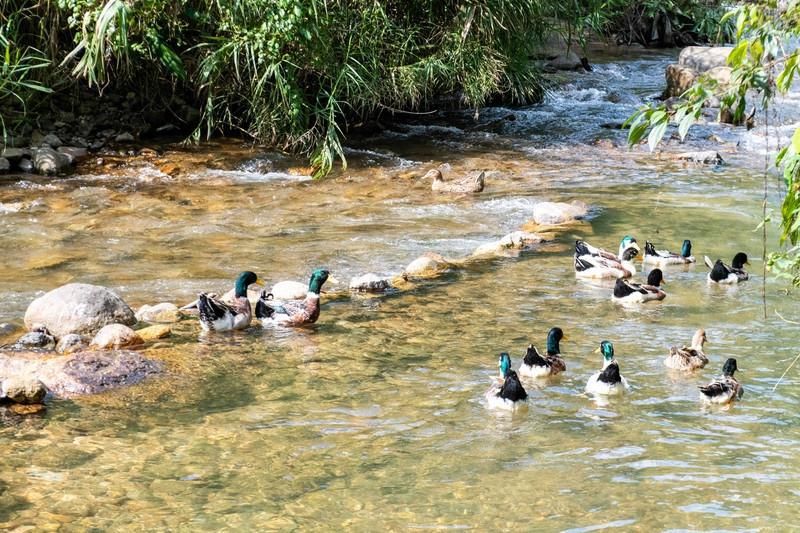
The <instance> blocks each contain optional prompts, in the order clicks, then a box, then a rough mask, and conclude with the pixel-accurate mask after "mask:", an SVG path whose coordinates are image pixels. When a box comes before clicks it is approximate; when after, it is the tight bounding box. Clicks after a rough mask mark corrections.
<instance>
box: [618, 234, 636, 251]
mask: <svg viewBox="0 0 800 533" xmlns="http://www.w3.org/2000/svg"><path fill="white" fill-rule="evenodd" d="M627 248H633V249H634V250H636V251H637V252H638V251H640V250H639V244H638V243H637V242H636V239H634V238H633V237H631V236H630V235H625V236H624V237H623V238H622V240H621V241H620V243H619V249H620V250H625V249H627ZM620 255H621V254H620Z"/></svg>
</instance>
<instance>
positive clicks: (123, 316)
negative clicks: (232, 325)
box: [0, 283, 181, 413]
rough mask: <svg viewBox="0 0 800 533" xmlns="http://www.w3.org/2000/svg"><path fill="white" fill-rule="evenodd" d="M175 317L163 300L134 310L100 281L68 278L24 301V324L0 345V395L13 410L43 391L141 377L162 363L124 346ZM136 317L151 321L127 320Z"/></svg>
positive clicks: (96, 388)
mask: <svg viewBox="0 0 800 533" xmlns="http://www.w3.org/2000/svg"><path fill="white" fill-rule="evenodd" d="M137 317H138V318H137ZM180 318H181V315H180V313H179V311H178V308H177V307H176V306H175V305H174V304H170V303H162V304H158V305H155V306H144V307H143V308H142V309H140V310H139V312H138V313H136V314H134V312H133V310H132V309H131V308H130V307H129V306H128V304H127V303H125V301H124V300H122V298H120V297H119V296H118V295H116V294H115V293H113V292H112V291H110V290H108V289H107V288H105V287H99V286H96V285H88V284H84V283H70V284H67V285H64V286H62V287H59V288H57V289H54V290H52V291H50V292H48V293H46V294H44V295H43V296H41V297H39V298H36V299H35V300H34V301H33V302H31V304H30V305H29V306H28V309H27V311H26V312H25V319H24V321H25V326H26V328H27V329H28V332H27V333H25V334H24V335H22V336H21V337H19V338H18V339H17V340H16V342H14V343H13V344H11V345H10V346H6V347H4V348H3V350H2V351H0V382H2V388H1V389H0V401H5V402H11V405H12V406H16V407H14V408H15V409H16V410H17V411H19V410H20V409H22V408H21V407H19V406H20V405H28V406H30V405H40V404H41V403H42V401H43V400H44V398H45V397H46V396H47V395H48V394H52V395H55V396H70V395H74V394H86V393H96V392H101V391H103V390H106V389H109V388H112V387H116V386H120V385H129V384H132V383H136V382H138V381H141V380H142V379H144V378H145V377H147V376H149V375H152V374H154V373H157V372H159V371H160V370H161V366H160V365H159V364H158V363H156V362H154V361H149V360H147V359H145V358H144V357H143V356H142V355H141V354H140V353H139V352H137V351H135V350H131V348H134V349H135V348H137V347H140V346H142V345H144V344H145V343H147V342H151V341H154V340H156V339H160V338H163V337H166V336H168V335H169V334H170V333H171V328H170V327H169V326H168V325H165V324H166V323H171V322H176V321H178V320H180ZM141 322H148V323H151V324H153V325H150V326H147V327H144V328H142V329H138V330H134V329H132V328H131V326H134V325H137V323H141ZM25 410H26V411H25V412H26V413H27V412H38V410H39V409H35V408H25Z"/></svg>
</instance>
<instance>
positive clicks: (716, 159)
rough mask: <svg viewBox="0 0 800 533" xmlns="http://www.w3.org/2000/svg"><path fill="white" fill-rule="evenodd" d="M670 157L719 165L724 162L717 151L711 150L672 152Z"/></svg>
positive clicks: (689, 161) (702, 163)
mask: <svg viewBox="0 0 800 533" xmlns="http://www.w3.org/2000/svg"><path fill="white" fill-rule="evenodd" d="M671 157H672V159H675V160H677V161H686V162H688V163H698V164H701V165H721V164H722V163H724V161H723V160H722V156H721V155H719V152H715V151H713V150H708V151H705V152H682V153H680V154H674V155H672V156H671Z"/></svg>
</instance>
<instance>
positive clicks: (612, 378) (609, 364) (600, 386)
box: [586, 341, 629, 396]
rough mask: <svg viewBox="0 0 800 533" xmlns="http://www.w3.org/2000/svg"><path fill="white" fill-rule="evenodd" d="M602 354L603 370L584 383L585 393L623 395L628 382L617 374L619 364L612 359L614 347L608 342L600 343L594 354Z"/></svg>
mask: <svg viewBox="0 0 800 533" xmlns="http://www.w3.org/2000/svg"><path fill="white" fill-rule="evenodd" d="M597 352H601V353H602V354H603V369H602V370H601V371H600V372H597V373H595V374H594V375H592V377H590V378H589V381H588V382H587V383H586V392H589V393H592V394H601V395H604V396H613V395H617V394H623V393H624V392H625V391H626V390H627V389H628V388H629V387H628V381H627V380H626V379H625V378H624V377H622V374H620V372H619V364H618V363H617V361H616V359H614V345H613V344H611V342H609V341H603V342H601V343H600V347H599V348H598V349H597V350H595V353H597Z"/></svg>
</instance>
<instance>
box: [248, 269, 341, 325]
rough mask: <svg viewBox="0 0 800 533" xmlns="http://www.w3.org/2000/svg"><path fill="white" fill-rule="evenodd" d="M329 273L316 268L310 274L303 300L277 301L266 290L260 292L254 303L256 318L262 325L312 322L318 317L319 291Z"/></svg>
mask: <svg viewBox="0 0 800 533" xmlns="http://www.w3.org/2000/svg"><path fill="white" fill-rule="evenodd" d="M329 275H330V273H329V272H328V271H327V270H325V269H322V268H320V269H317V270H315V271H314V272H313V273H312V274H311V279H310V280H309V282H308V293H307V294H306V298H305V300H295V301H290V302H283V303H278V302H275V301H274V300H272V295H271V294H267V292H266V291H263V292H262V293H261V298H259V300H258V303H257V304H256V318H259V319H260V320H261V324H262V325H267V324H270V323H274V324H281V325H285V326H303V325H306V324H313V323H314V322H316V321H317V319H318V318H319V313H320V304H319V293H320V291H321V290H322V285H323V284H324V283H325V281H327V279H328V276H329Z"/></svg>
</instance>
